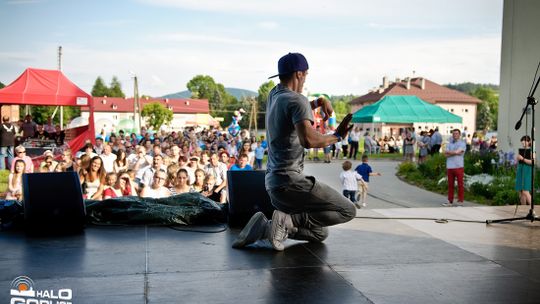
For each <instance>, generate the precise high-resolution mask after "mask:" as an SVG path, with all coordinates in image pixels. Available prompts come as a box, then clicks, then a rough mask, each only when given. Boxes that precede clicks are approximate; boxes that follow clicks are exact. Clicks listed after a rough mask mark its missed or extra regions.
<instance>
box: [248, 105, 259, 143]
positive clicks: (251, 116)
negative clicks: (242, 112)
mask: <svg viewBox="0 0 540 304" xmlns="http://www.w3.org/2000/svg"><path fill="white" fill-rule="evenodd" d="M252 123H253V125H254V126H255V137H257V133H258V132H259V130H258V129H257V99H251V111H249V127H248V128H249V133H251V124H252Z"/></svg>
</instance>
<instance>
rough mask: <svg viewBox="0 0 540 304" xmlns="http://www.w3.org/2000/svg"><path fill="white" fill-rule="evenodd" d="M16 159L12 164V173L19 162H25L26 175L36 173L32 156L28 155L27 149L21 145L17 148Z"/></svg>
mask: <svg viewBox="0 0 540 304" xmlns="http://www.w3.org/2000/svg"><path fill="white" fill-rule="evenodd" d="M15 156H16V157H15V158H14V159H13V162H12V163H11V172H13V170H14V169H15V162H16V161H17V160H19V159H20V160H22V161H24V164H25V166H24V173H34V163H33V162H32V159H31V158H30V156H27V155H26V149H25V148H24V147H23V146H21V145H19V146H17V147H16V148H15Z"/></svg>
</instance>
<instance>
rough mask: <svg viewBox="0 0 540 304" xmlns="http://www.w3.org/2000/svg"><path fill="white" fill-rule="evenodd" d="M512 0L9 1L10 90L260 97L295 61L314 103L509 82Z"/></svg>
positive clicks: (1, 68) (5, 77)
mask: <svg viewBox="0 0 540 304" xmlns="http://www.w3.org/2000/svg"><path fill="white" fill-rule="evenodd" d="M502 6H503V3H502V0H453V1H447V0H408V1H402V0H400V1H398V0H381V1H373V0H371V1H364V0H356V1H355V0H336V1H320V0H311V1H309V0H298V1H292V0H289V1H287V0H275V1H262V0H245V1H240V0H227V1H224V0H186V1H180V0H115V1H101V0H94V1H64V0H0V28H2V33H3V34H2V42H1V44H0V81H1V82H3V83H4V84H9V83H10V82H12V81H13V80H15V78H16V77H17V76H18V75H19V74H20V73H22V71H23V70H24V69H25V68H27V67H36V68H46V69H55V68H56V67H57V54H56V53H57V48H58V46H60V45H61V46H62V48H63V60H62V69H63V71H64V73H65V74H66V75H67V76H68V77H69V78H70V79H71V80H72V81H74V82H75V83H76V84H77V85H79V86H80V87H81V88H82V89H84V90H87V91H88V92H89V91H90V90H91V88H92V85H93V83H94V81H95V79H96V77H97V76H102V77H103V78H104V79H105V81H106V82H110V80H111V78H112V76H113V75H116V76H117V77H118V78H119V79H120V81H121V83H122V85H123V89H124V92H125V93H126V94H127V95H129V96H131V95H132V92H133V86H132V76H131V72H133V73H135V74H137V76H138V78H139V83H140V87H139V91H140V93H142V94H147V95H152V96H162V95H165V94H168V93H174V92H178V91H182V90H185V89H186V83H187V82H188V81H189V80H190V79H191V78H193V77H194V76H195V75H198V74H206V75H210V76H212V77H213V78H214V79H215V80H216V81H217V82H220V83H223V84H224V85H225V86H226V87H237V88H243V89H250V90H254V91H256V90H257V89H258V87H259V86H260V85H261V84H262V83H264V82H265V81H267V77H268V76H270V75H273V74H275V73H276V69H277V60H278V59H279V57H281V56H282V55H284V54H286V53H287V52H290V51H291V52H301V53H303V54H304V55H305V56H306V57H307V59H308V61H309V64H310V75H309V77H308V81H307V83H306V87H307V89H308V90H309V91H311V92H324V93H328V94H356V95H362V94H365V93H367V90H369V89H371V88H373V87H375V86H378V85H380V84H381V82H382V77H383V76H385V75H386V76H388V77H390V79H395V78H398V77H399V78H404V77H407V76H412V75H413V74H412V73H413V71H415V75H416V76H423V77H426V78H428V79H430V80H433V81H435V82H438V83H441V84H444V83H455V82H465V81H471V82H480V83H499V68H500V47H501V32H502Z"/></svg>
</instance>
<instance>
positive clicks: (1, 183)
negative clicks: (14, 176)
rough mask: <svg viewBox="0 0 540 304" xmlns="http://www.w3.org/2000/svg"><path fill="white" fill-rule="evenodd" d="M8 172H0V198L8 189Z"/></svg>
mask: <svg viewBox="0 0 540 304" xmlns="http://www.w3.org/2000/svg"><path fill="white" fill-rule="evenodd" d="M8 176H9V170H1V171H0V197H5V196H6V192H7V189H8Z"/></svg>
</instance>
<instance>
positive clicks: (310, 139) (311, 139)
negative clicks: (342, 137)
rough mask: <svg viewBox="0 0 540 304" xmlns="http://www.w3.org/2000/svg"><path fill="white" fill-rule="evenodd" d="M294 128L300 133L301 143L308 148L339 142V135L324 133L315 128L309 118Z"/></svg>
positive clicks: (322, 146)
mask: <svg viewBox="0 0 540 304" xmlns="http://www.w3.org/2000/svg"><path fill="white" fill-rule="evenodd" d="M294 128H295V129H296V133H297V134H298V139H299V140H300V144H301V145H302V147H304V148H306V149H309V148H324V147H326V146H329V145H331V144H335V143H337V142H338V138H337V136H334V135H323V134H321V133H319V132H317V131H315V129H313V128H312V127H311V122H310V121H309V120H303V121H301V122H299V123H297V124H295V125H294Z"/></svg>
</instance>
